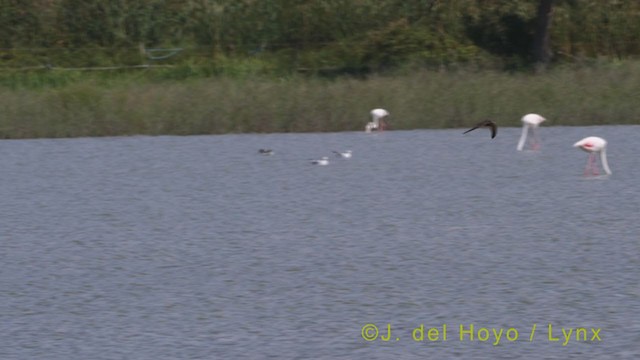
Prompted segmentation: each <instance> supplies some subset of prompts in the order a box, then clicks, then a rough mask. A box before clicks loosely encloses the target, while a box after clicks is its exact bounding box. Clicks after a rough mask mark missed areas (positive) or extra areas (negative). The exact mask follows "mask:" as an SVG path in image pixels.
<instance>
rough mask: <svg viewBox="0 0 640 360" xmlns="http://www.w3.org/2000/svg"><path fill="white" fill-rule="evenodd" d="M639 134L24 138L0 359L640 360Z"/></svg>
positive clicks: (10, 199) (4, 281)
mask: <svg viewBox="0 0 640 360" xmlns="http://www.w3.org/2000/svg"><path fill="white" fill-rule="evenodd" d="M638 131H640V127H637V126H634V127H632V126H614V127H590V128H580V127H572V128H565V127H546V128H541V135H542V149H541V151H539V152H526V151H525V152H518V151H516V149H515V147H516V142H517V140H518V138H519V135H520V129H516V128H512V129H509V128H502V129H500V133H499V134H498V136H497V137H496V138H495V139H493V140H491V139H489V137H488V136H486V135H487V134H484V133H483V132H480V131H476V132H473V133H469V134H466V135H462V134H461V133H462V131H461V130H432V131H406V132H385V133H380V134H364V133H336V134H273V135H225V136H198V137H130V138H98V139H67V140H21V141H13V140H12V141H2V142H0V153H2V154H3V156H2V158H1V159H0V166H1V167H2V172H1V173H0V182H1V183H2V187H1V188H0V192H1V193H0V198H1V199H2V206H1V208H0V209H1V210H0V211H1V213H0V219H1V221H2V238H3V244H2V245H3V251H2V252H0V255H1V256H2V264H3V266H2V271H1V272H0V282H1V283H0V285H1V286H2V289H4V291H3V294H2V295H1V298H2V301H0V314H1V315H0V316H1V320H2V321H1V322H0V324H1V325H0V327H1V328H0V329H1V331H2V333H3V344H4V345H5V346H2V347H0V357H2V358H4V359H33V358H47V359H87V358H91V359H116V358H118V359H120V358H132V357H133V358H136V359H177V358H240V357H242V358H265V357H273V358H314V359H322V358H326V359H336V358H344V359H352V358H380V359H387V358H427V357H429V358H432V357H433V358H487V359H500V358H504V359H513V358H517V357H523V358H530V357H534V358H549V359H566V358H578V357H581V356H584V355H588V356H589V357H596V358H599V359H635V358H637V357H638V356H640V352H639V350H638V347H637V346H636V345H637V343H638V341H640V335H638V334H640V319H639V318H638V315H637V314H638V313H639V312H640V306H639V304H640V291H639V290H638V289H639V288H638V278H639V275H640V270H638V269H640V266H639V265H640V261H639V260H638V259H639V256H638V254H639V250H640V245H639V244H640V243H639V242H638V239H637V234H638V233H640V231H639V230H640V228H639V226H638V222H637V209H638V205H639V199H640V197H639V191H638V185H637V171H638V170H637V169H638V165H639V164H638V162H639V160H638V157H637V156H636V154H635V138H636V136H634V135H635V134H636V133H638ZM589 135H597V136H602V137H603V138H605V139H607V141H608V142H609V148H608V155H609V164H610V166H611V169H612V171H613V175H612V176H604V177H595V178H584V177H583V176H582V171H583V168H584V164H585V161H586V155H585V154H584V153H583V152H581V151H578V150H576V149H574V148H572V144H573V143H575V142H576V141H577V140H579V139H581V138H583V137H585V136H589ZM260 148H269V149H273V150H274V151H275V155H273V156H261V155H260V154H258V149H260ZM347 149H350V150H352V151H353V157H352V158H350V159H344V158H338V157H334V156H333V153H332V151H344V150H347ZM322 156H329V157H330V162H331V163H330V165H329V166H312V165H311V164H310V163H309V159H317V158H320V157H322ZM370 323H371V324H375V325H376V326H378V328H379V337H380V338H378V339H377V340H375V341H372V342H367V341H365V340H364V339H363V337H362V336H363V335H362V334H363V333H362V328H363V326H365V325H366V324H370ZM388 324H391V325H390V326H391V329H392V337H391V338H390V339H391V341H389V342H384V341H382V340H380V339H381V338H382V337H384V336H387V335H388V334H387V326H388ZM421 324H424V327H425V329H426V330H428V329H429V328H433V327H439V328H440V333H441V334H442V325H444V324H446V325H447V326H448V338H447V341H436V342H430V341H421V342H416V341H414V340H413V338H412V334H413V331H414V330H415V329H416V328H419V327H420V325H421ZM470 324H474V326H475V329H476V332H475V336H476V338H475V340H474V341H470V340H469V339H468V338H465V341H462V342H461V341H460V339H459V332H460V325H462V326H463V329H469V326H470ZM534 324H537V325H536V326H537V330H536V333H535V337H534V339H533V341H531V342H530V341H529V340H530V338H529V336H530V334H531V331H532V326H533V325H534ZM549 324H551V326H552V327H553V329H554V330H553V331H552V335H551V337H558V336H560V339H561V340H560V341H559V342H554V341H550V340H549ZM563 327H564V328H567V329H568V328H580V327H581V328H585V329H586V331H588V334H589V338H590V339H589V341H586V342H584V341H581V342H578V341H575V338H574V340H572V341H571V342H568V343H567V345H566V346H562V343H563V342H564V340H562V333H561V328H563ZM482 328H486V329H487V331H489V333H490V334H491V338H490V339H491V340H487V341H480V340H479V338H482V337H483V336H484V333H482V332H481V333H478V329H482ZM492 328H493V329H504V332H505V333H504V335H503V337H502V340H501V341H500V342H499V344H498V346H493V345H492V343H493V342H495V341H496V338H495V336H494V333H491V329H492ZM510 328H513V329H516V330H517V331H518V332H519V337H518V339H517V341H513V342H512V341H509V340H508V339H507V337H506V331H507V330H509V329H510ZM591 328H594V329H601V330H600V333H599V336H600V338H601V341H598V340H597V339H595V340H593V341H591V336H592V335H593V333H592V331H591ZM510 334H511V338H513V334H514V333H513V332H511V333H510ZM558 334H559V335H558ZM396 339H399V340H397V341H393V340H396Z"/></svg>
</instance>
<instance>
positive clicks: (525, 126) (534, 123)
mask: <svg viewBox="0 0 640 360" xmlns="http://www.w3.org/2000/svg"><path fill="white" fill-rule="evenodd" d="M521 120H522V135H521V136H520V141H518V151H522V149H523V148H524V143H525V141H526V140H527V132H528V131H529V129H531V133H532V144H531V148H532V149H533V150H538V149H539V148H540V136H539V135H538V127H539V126H540V124H542V122H544V121H546V120H547V119H545V118H543V117H542V116H540V115H538V114H527V115H525V116H523V117H522V119H521Z"/></svg>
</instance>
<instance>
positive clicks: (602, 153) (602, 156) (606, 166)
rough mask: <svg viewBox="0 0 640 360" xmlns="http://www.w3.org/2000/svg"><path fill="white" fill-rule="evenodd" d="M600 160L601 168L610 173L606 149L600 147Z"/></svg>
mask: <svg viewBox="0 0 640 360" xmlns="http://www.w3.org/2000/svg"><path fill="white" fill-rule="evenodd" d="M600 161H601V162H602V168H603V169H604V172H606V173H607V175H611V169H609V163H608V162H607V151H606V149H602V150H601V151H600Z"/></svg>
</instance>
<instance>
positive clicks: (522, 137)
mask: <svg viewBox="0 0 640 360" xmlns="http://www.w3.org/2000/svg"><path fill="white" fill-rule="evenodd" d="M527 131H529V126H528V125H527V124H524V125H523V126H522V135H520V141H518V151H522V149H523V148H524V142H525V141H526V140H527Z"/></svg>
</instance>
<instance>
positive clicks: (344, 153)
mask: <svg viewBox="0 0 640 360" xmlns="http://www.w3.org/2000/svg"><path fill="white" fill-rule="evenodd" d="M333 153H334V154H336V156H337V157H342V158H345V159H349V158H351V155H352V153H351V150H347V151H334V152H333Z"/></svg>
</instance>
